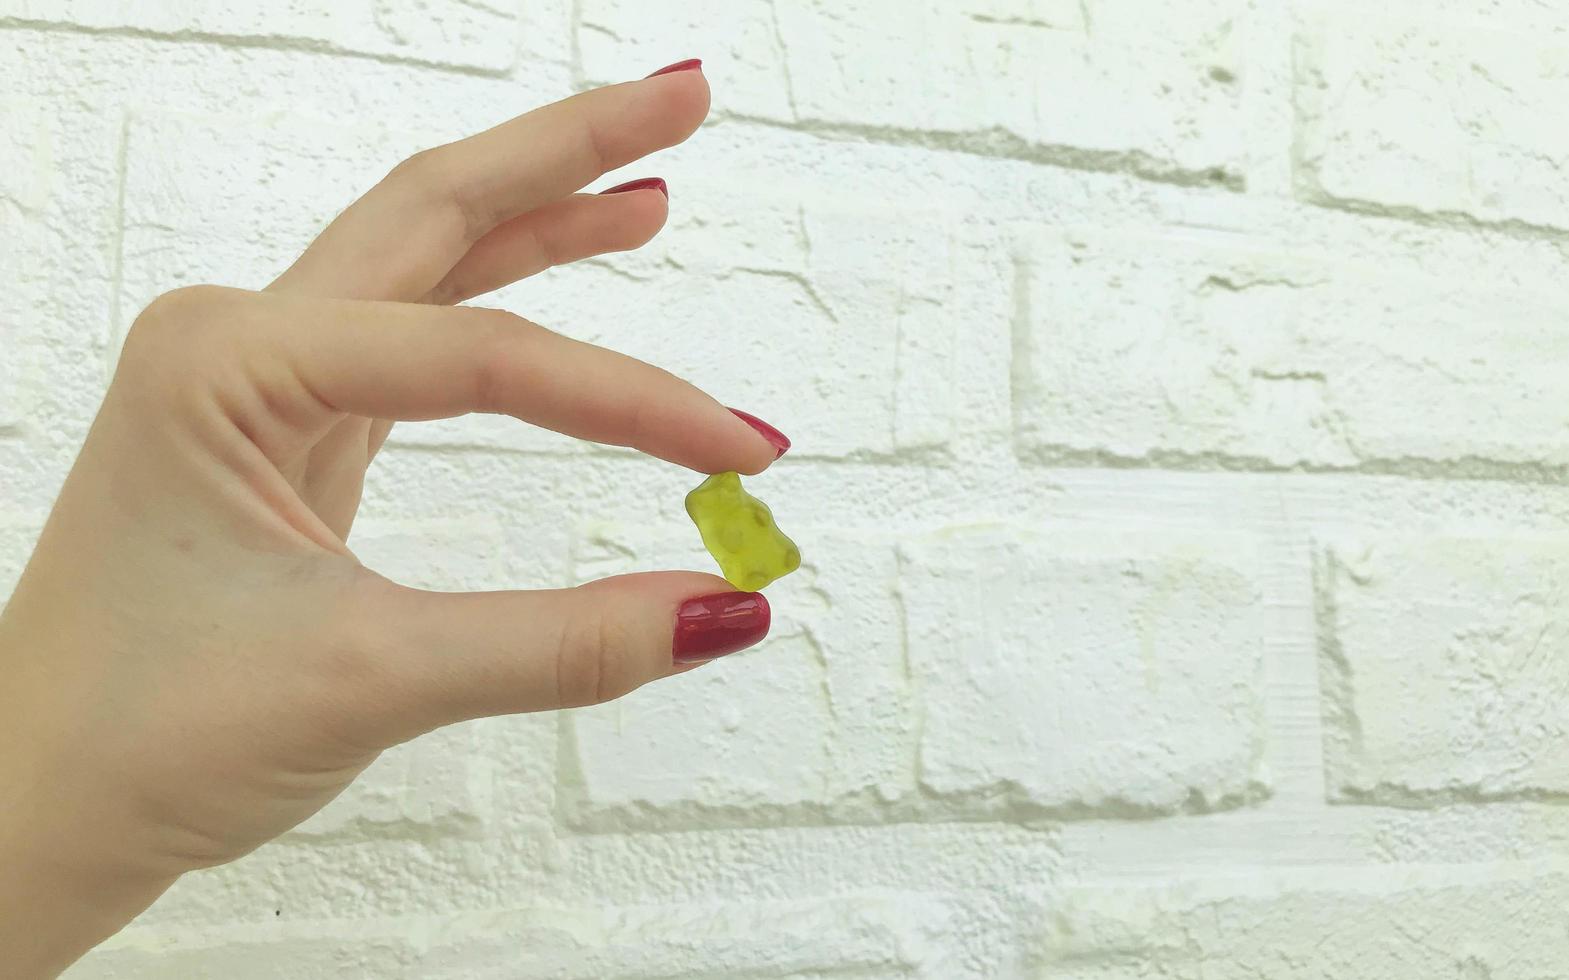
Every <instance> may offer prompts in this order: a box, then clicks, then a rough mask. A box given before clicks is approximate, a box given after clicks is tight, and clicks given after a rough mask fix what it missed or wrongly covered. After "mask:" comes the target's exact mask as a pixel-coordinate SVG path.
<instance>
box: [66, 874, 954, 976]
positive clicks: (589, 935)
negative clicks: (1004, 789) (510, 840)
mask: <svg viewBox="0 0 1569 980" xmlns="http://www.w3.org/2000/svg"><path fill="white" fill-rule="evenodd" d="M942 921H943V911H942V908H941V906H940V905H939V904H938V903H936V902H933V901H930V900H928V899H925V898H924V897H921V896H911V895H894V894H887V893H881V892H861V893H852V894H850V895H847V896H843V897H834V898H821V899H801V900H794V901H772V902H769V901H760V902H724V903H712V904H697V903H694V904H672V905H665V906H661V907H651V906H631V907H621V908H618V907H616V906H615V905H614V904H613V903H604V904H603V905H601V906H599V907H597V908H573V907H563V908H540V909H533V910H524V911H496V912H482V913H472V914H466V915H454V916H447V917H444V918H442V919H439V920H438V919H431V918H417V919H412V920H385V921H373V922H354V921H349V920H340V921H337V922H331V921H328V922H321V923H296V922H285V923H279V924H276V925H273V924H270V923H269V924H267V925H265V926H261V927H232V928H222V929H217V930H212V931H207V932H183V933H175V934H160V933H159V932H157V931H155V930H142V931H140V932H138V931H136V930H133V931H132V932H131V933H129V934H127V935H123V936H121V937H120V938H118V939H116V940H115V941H114V942H113V943H112V944H111V945H110V946H108V947H106V948H104V949H100V950H98V951H97V952H94V953H92V954H90V955H89V956H88V957H87V958H86V959H85V960H84V961H83V962H82V963H80V964H79V965H78V966H77V967H76V968H75V969H73V970H71V971H69V972H68V973H67V974H66V976H67V977H68V978H69V980H92V978H94V977H115V978H117V980H139V978H143V977H147V978H151V977H167V976H181V977H191V978H193V980H207V978H219V977H222V978H223V980H251V978H262V977H266V978H274V977H287V978H289V980H327V978H337V977H341V978H345V980H347V978H350V977H366V976H375V977H388V978H391V977H420V978H422V980H459V978H462V980H469V978H474V977H519V976H529V977H550V978H552V980H643V978H648V977H675V976H715V975H722V976H724V977H727V978H734V980H768V978H776V977H781V976H790V977H812V978H822V980H831V978H835V977H845V978H847V980H849V978H857V980H859V978H864V977H868V976H901V977H903V976H910V977H931V978H932V980H936V978H937V977H938V976H941V975H943V974H938V973H934V972H929V969H928V968H929V967H932V966H936V967H938V968H940V960H939V958H938V954H937V953H936V951H935V950H934V949H932V942H931V940H932V938H933V936H934V930H935V929H936V928H938V927H939V926H940V924H941V923H942ZM947 975H950V976H951V974H947Z"/></svg>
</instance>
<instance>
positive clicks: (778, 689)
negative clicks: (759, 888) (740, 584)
mask: <svg viewBox="0 0 1569 980" xmlns="http://www.w3.org/2000/svg"><path fill="white" fill-rule="evenodd" d="M781 520H783V516H781ZM790 531H791V534H792V535H793V536H794V537H795V539H796V540H797V542H799V543H801V545H802V548H803V556H804V557H803V566H802V569H801V570H800V571H799V572H797V573H795V574H793V575H791V576H789V577H787V578H785V579H782V580H780V582H778V583H776V584H775V585H773V586H771V587H770V588H769V590H768V595H769V598H770V603H771V605H772V606H773V609H774V622H773V627H772V630H771V632H770V636H769V639H767V640H766V641H764V642H763V643H762V644H760V645H759V646H757V647H756V648H753V649H751V650H748V651H745V652H743V653H738V654H732V655H731V656H730V657H728V658H726V659H725V660H723V661H721V662H719V663H716V664H714V665H712V666H709V667H706V668H704V669H703V670H700V671H696V672H694V673H691V674H687V675H684V676H682V677H678V678H671V679H669V680H666V681H661V682H659V683H656V684H652V685H649V686H648V687H647V688H644V689H643V690H640V691H637V692H635V693H633V694H631V695H629V696H627V697H625V698H622V699H620V700H618V701H615V702H611V703H609V704H605V705H600V706H597V707H593V708H585V709H580V710H577V711H573V712H571V713H570V714H569V715H568V725H567V732H568V735H569V738H570V744H571V746H572V747H573V750H574V752H573V759H572V763H571V768H570V769H569V770H568V772H567V774H566V776H565V782H564V785H563V787H562V790H561V797H562V799H563V806H562V809H563V812H564V813H565V814H566V815H567V818H568V820H569V821H570V822H571V823H573V824H574V825H575V826H578V827H581V828H583V829H588V830H616V829H623V828H633V827H636V828H651V829H666V828H682V827H687V826H692V825H701V826H712V825H714V824H716V823H719V824H737V825H742V826H753V825H759V824H762V825H767V824H769V823H772V822H776V821H777V820H778V819H779V818H780V817H781V816H783V815H789V816H790V817H792V818H793V819H795V820H808V821H813V822H815V821H818V820H822V819H833V820H837V821H846V820H850V821H855V820H867V819H875V818H876V816H877V812H878V807H879V806H880V805H883V804H888V803H891V802H894V801H896V800H898V799H899V798H901V797H903V796H905V795H907V794H908V793H909V791H910V790H911V789H912V788H913V787H912V786H911V784H910V781H909V772H910V769H911V762H912V749H913V746H912V730H911V729H912V726H911V721H910V719H909V715H908V711H907V702H906V699H905V691H904V688H905V681H904V678H903V668H902V664H901V663H900V657H899V650H898V649H897V645H896V644H891V643H882V644H870V645H869V644H868V643H867V642H866V637H867V636H890V635H893V634H894V632H895V630H896V628H897V620H898V613H897V608H896V605H895V603H894V598H893V596H892V591H891V584H892V579H893V570H894V560H893V551H892V549H891V547H889V546H888V545H887V544H879V543H878V542H876V541H875V540H871V539H867V538H865V537H862V536H859V535H854V534H850V533H847V532H844V531H836V530H830V529H823V528H813V527H810V526H805V527H795V528H791V529H790ZM578 550H579V554H580V559H579V574H578V578H579V579H588V578H594V577H599V576H603V575H610V574H617V573H621V572H626V571H632V570H649V569H658V568H695V569H699V570H711V569H712V568H713V562H712V559H710V558H708V557H707V556H706V554H704V553H703V552H702V550H701V547H700V545H699V544H698V541H697V535H696V532H695V530H692V529H690V528H685V529H679V530H676V529H671V530H669V531H665V530H664V529H658V530H656V531H652V532H651V531H649V530H646V529H635V528H629V527H615V528H611V527H601V528H599V529H597V530H596V531H594V532H592V533H590V534H589V535H588V536H587V539H586V540H585V541H584V543H583V544H582V545H581V546H580V547H579V549H578Z"/></svg>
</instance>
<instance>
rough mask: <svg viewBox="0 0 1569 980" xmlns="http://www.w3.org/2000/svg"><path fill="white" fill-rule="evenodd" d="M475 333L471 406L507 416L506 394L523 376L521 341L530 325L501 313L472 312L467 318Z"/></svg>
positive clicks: (489, 311)
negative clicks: (472, 403)
mask: <svg viewBox="0 0 1569 980" xmlns="http://www.w3.org/2000/svg"><path fill="white" fill-rule="evenodd" d="M468 315H469V316H470V317H471V318H472V320H473V324H474V330H475V331H476V333H477V338H476V341H475V344H476V347H477V349H478V357H477V358H476V359H475V362H474V392H473V402H474V405H475V406H476V407H477V409H478V410H479V411H481V412H486V413H490V414H497V415H500V414H506V407H507V403H508V401H509V398H508V393H509V392H512V391H513V390H515V389H516V387H517V383H518V378H519V377H521V376H522V371H523V367H524V364H523V361H524V358H525V352H524V350H523V339H524V337H525V336H526V330H527V328H528V327H529V325H530V324H529V322H528V321H527V320H525V319H523V318H522V317H520V316H517V315H516V314H513V313H507V312H505V311H504V310H482V309H475V310H473V311H472V312H471V313H469V314H468Z"/></svg>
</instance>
